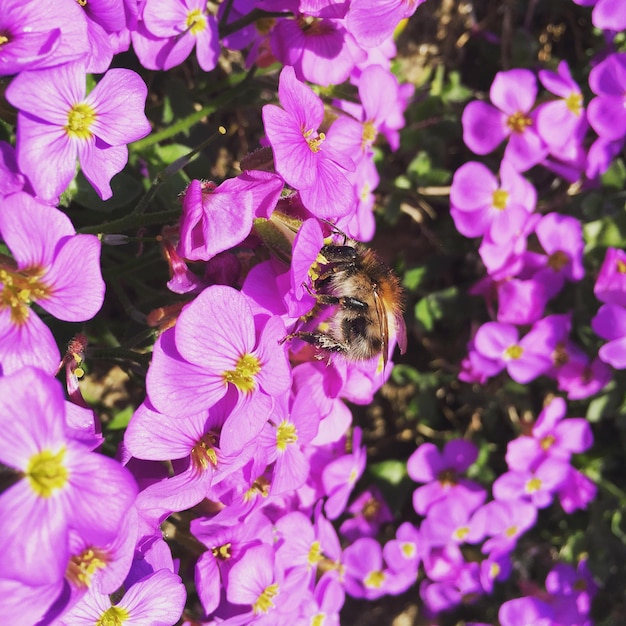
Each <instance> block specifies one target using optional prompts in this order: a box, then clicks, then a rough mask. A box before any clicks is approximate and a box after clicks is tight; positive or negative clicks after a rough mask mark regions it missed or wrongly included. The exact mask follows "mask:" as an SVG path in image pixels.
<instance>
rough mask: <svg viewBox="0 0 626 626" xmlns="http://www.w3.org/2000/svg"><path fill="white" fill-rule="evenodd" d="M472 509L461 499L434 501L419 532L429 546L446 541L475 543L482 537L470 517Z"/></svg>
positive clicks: (435, 545)
mask: <svg viewBox="0 0 626 626" xmlns="http://www.w3.org/2000/svg"><path fill="white" fill-rule="evenodd" d="M473 511H474V509H473V508H472V507H471V506H470V505H468V503H467V502H464V501H463V500H456V499H452V498H448V499H446V500H441V501H439V502H435V503H434V504H433V505H432V506H431V507H430V508H429V509H428V513H427V515H426V519H425V520H424V521H423V522H422V525H421V527H420V534H421V536H422V538H423V539H424V541H425V542H426V544H427V545H428V546H429V547H440V546H445V545H447V544H448V543H456V544H462V543H477V542H479V541H480V540H481V539H482V537H481V533H480V529H479V528H474V527H473V526H472V524H471V521H470V518H471V516H472V513H473Z"/></svg>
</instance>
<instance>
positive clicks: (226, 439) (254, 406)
mask: <svg viewBox="0 0 626 626" xmlns="http://www.w3.org/2000/svg"><path fill="white" fill-rule="evenodd" d="M259 317H260V316H259ZM285 333H286V331H285V327H284V324H283V323H282V321H281V320H280V318H278V317H274V318H271V319H269V320H267V319H259V318H258V317H257V318H254V317H253V316H252V310H251V307H250V303H249V302H248V299H247V298H246V296H244V295H243V294H241V293H240V292H238V291H236V290H235V289H233V288H232V287H226V286H223V285H213V286H211V287H208V288H207V289H205V290H204V291H203V292H202V293H201V294H200V295H199V296H198V297H197V298H196V299H195V300H194V301H193V302H192V303H191V304H190V305H188V306H187V307H186V308H185V310H184V311H183V312H182V313H181V314H180V316H179V318H178V321H177V322H176V326H175V328H174V329H173V330H171V331H167V332H165V333H164V334H163V335H161V337H160V340H159V342H158V343H157V345H156V346H155V350H154V356H153V360H152V364H151V366H150V369H149V370H148V376H147V386H148V398H149V399H150V401H151V402H152V404H153V405H154V406H155V408H157V409H158V410H159V411H161V412H162V413H165V414H168V415H172V416H177V415H182V414H185V413H202V412H203V411H205V410H206V409H208V408H210V407H211V406H213V405H214V404H215V403H216V402H217V401H218V400H220V399H221V398H223V397H224V396H225V395H226V394H227V393H232V394H235V397H236V398H238V401H239V403H240V405H239V407H238V408H237V409H235V410H233V412H232V413H231V414H230V415H229V416H228V418H227V419H226V422H225V424H224V426H223V428H222V434H221V439H220V444H221V448H222V449H223V450H224V451H225V452H226V454H231V453H233V452H234V451H236V450H239V449H241V448H242V447H243V446H244V445H245V444H246V443H248V442H249V441H251V440H252V439H253V438H254V437H256V436H257V435H258V434H259V433H260V432H261V429H262V428H263V425H264V424H265V422H266V421H267V419H268V418H269V414H270V411H271V409H272V404H273V398H274V397H279V396H281V395H282V394H284V393H286V392H287V390H288V389H289V387H290V385H291V372H290V370H289V365H288V363H287V356H286V352H285V347H284V346H282V345H280V344H279V341H280V339H281V338H283V337H284V336H285ZM239 409H240V410H239Z"/></svg>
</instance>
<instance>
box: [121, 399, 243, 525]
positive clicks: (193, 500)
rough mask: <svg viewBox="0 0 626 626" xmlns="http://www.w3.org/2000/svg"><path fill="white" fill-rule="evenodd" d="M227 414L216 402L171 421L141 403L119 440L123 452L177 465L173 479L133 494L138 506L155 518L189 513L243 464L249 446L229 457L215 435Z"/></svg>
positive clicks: (169, 417)
mask: <svg viewBox="0 0 626 626" xmlns="http://www.w3.org/2000/svg"><path fill="white" fill-rule="evenodd" d="M231 410H232V406H229V405H228V403H227V402H225V401H220V402H218V403H217V404H215V405H214V406H212V407H211V408H210V409H209V410H208V411H205V412H203V413H199V414H193V415H192V414H185V415H183V416H177V417H171V416H169V415H163V414H162V413H159V412H157V411H155V410H154V409H153V408H152V407H151V406H150V405H149V404H148V403H145V402H144V404H142V405H141V406H140V407H139V408H138V409H137V410H136V411H135V413H134V414H133V417H132V419H131V421H130V423H129V425H128V428H127V429H126V433H125V435H124V445H125V448H126V450H127V451H128V452H129V453H130V454H132V455H133V456H134V457H135V458H138V459H145V460H150V461H174V460H176V461H178V460H179V459H180V460H181V461H178V462H176V463H175V468H176V471H175V474H174V475H173V476H170V477H168V478H165V479H164V480H161V481H158V482H156V483H153V484H152V485H149V486H148V487H147V488H145V489H144V490H143V491H142V492H141V493H140V494H139V496H138V506H141V507H143V508H144V509H148V510H149V511H150V515H151V516H154V517H155V518H157V517H159V516H160V515H162V514H163V513H165V514H169V513H171V512H173V511H183V510H185V509H189V508H191V507H192V506H195V505H196V504H198V502H200V501H201V500H202V499H203V498H205V497H208V496H209V495H210V493H211V491H210V490H211V488H212V487H213V486H215V485H217V484H219V482H220V481H222V480H224V478H226V476H228V475H229V474H231V473H233V472H235V471H237V470H238V469H240V468H241V467H242V466H243V465H245V464H246V463H247V462H248V460H249V459H250V457H251V456H252V454H253V453H254V448H253V447H252V446H248V447H247V448H245V449H244V450H241V451H238V452H237V453H236V454H233V455H226V454H224V453H223V452H222V450H221V449H220V447H219V436H220V431H221V429H222V426H223V424H224V422H225V421H226V419H227V418H228V416H229V415H230V411H231ZM181 466H182V467H181Z"/></svg>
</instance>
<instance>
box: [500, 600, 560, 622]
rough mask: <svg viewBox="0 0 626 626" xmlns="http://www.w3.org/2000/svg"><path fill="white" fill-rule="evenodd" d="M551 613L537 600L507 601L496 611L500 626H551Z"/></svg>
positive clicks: (547, 606) (546, 605) (548, 607)
mask: <svg viewBox="0 0 626 626" xmlns="http://www.w3.org/2000/svg"><path fill="white" fill-rule="evenodd" d="M552 617H553V611H552V608H551V607H550V605H549V604H547V603H545V602H543V601H542V600H539V598H534V597H528V598H517V599H515V600H508V601H507V602H505V603H504V604H503V605H502V606H501V607H500V610H499V611H498V619H499V620H500V624H502V626H552V625H553V623H554V622H553V621H552Z"/></svg>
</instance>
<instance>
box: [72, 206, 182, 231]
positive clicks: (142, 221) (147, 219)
mask: <svg viewBox="0 0 626 626" xmlns="http://www.w3.org/2000/svg"><path fill="white" fill-rule="evenodd" d="M180 213H181V210H180V209H170V210H169V211H156V212H155V213H145V214H136V213H130V214H128V215H126V216H124V217H121V218H120V219H118V220H113V221H112V222H107V223H106V224H98V225H97V226H85V227H84V228H81V229H80V230H79V231H78V232H79V233H82V234H88V235H103V234H105V233H120V232H124V231H126V230H133V229H137V228H140V227H141V226H149V225H151V224H166V223H167V222H173V221H175V220H178V218H179V217H180Z"/></svg>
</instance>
